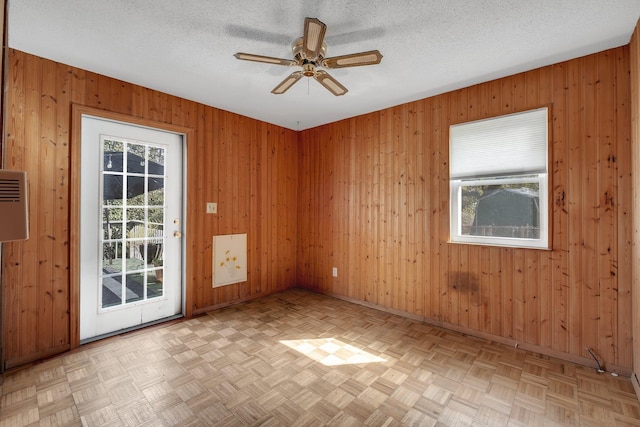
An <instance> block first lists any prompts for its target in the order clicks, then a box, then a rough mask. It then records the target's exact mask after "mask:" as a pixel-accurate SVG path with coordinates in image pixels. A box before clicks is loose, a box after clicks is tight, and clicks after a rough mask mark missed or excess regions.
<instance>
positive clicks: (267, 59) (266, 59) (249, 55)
mask: <svg viewBox="0 0 640 427" xmlns="http://www.w3.org/2000/svg"><path fill="white" fill-rule="evenodd" d="M233 56H235V57H236V59H241V60H243V61H254V62H264V63H267V64H276V65H286V66H288V67H291V66H293V65H297V62H296V61H293V60H291V59H281V58H274V57H272V56H262V55H254V54H252V53H243V52H238V53H236V54H235V55H233Z"/></svg>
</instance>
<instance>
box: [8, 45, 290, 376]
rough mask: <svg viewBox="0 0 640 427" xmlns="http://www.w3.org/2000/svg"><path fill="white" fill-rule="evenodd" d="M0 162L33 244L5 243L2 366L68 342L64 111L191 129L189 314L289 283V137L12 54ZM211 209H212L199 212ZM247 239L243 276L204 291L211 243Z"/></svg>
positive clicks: (67, 129) (68, 125)
mask: <svg viewBox="0 0 640 427" xmlns="http://www.w3.org/2000/svg"><path fill="white" fill-rule="evenodd" d="M7 66H8V82H7V104H6V108H7V122H6V128H5V147H4V150H5V157H4V166H5V167H6V168H7V169H19V170H26V171H27V173H28V180H29V191H30V195H29V202H30V206H29V211H30V239H29V240H27V241H24V242H13V243H5V244H4V245H3V254H2V255H3V256H2V339H3V344H4V348H3V352H2V359H3V362H4V366H5V367H12V366H15V365H19V364H21V363H25V362H28V361H31V360H35V359H39V358H41V357H44V356H47V355H49V354H53V353H56V352H60V351H63V350H65V349H67V348H69V347H70V345H71V343H72V342H73V337H71V336H70V330H71V327H70V319H71V317H70V312H72V311H73V310H74V309H75V308H74V307H73V306H72V305H71V304H70V301H71V300H73V298H72V297H73V296H72V295H70V271H69V265H70V259H69V258H70V249H69V248H70V245H72V244H74V243H75V242H73V241H72V240H71V235H72V230H71V229H70V228H71V223H70V214H71V209H72V207H71V206H70V194H71V188H70V175H71V174H70V152H71V145H72V144H75V143H77V141H73V140H71V129H72V119H71V109H72V107H71V106H72V104H78V105H83V106H87V107H94V108H99V109H103V110H107V111H111V112H116V113H121V114H126V115H129V116H132V117H134V118H140V119H148V120H153V121H156V122H161V123H168V124H173V125H176V126H182V127H186V128H190V129H193V130H194V134H195V139H194V140H190V141H187V145H188V148H187V156H188V160H187V195H186V197H187V205H188V207H189V209H188V212H187V221H188V222H187V229H186V230H185V238H186V239H187V245H186V246H187V248H186V250H187V254H186V256H187V259H188V270H187V295H188V304H189V306H188V308H187V310H188V311H189V312H193V313H199V312H203V311H206V310H207V309H208V308H211V307H216V306H221V305H225V304H230V303H233V302H238V301H242V300H245V299H249V298H253V297H256V296H260V295H265V294H268V293H271V292H275V291H278V290H282V289H286V288H289V287H292V286H294V285H295V279H296V241H295V239H296V235H297V222H296V209H297V185H298V174H297V173H298V167H297V161H298V152H297V141H298V139H297V138H298V135H297V133H296V132H294V131H291V130H286V129H283V128H280V127H278V126H274V125H270V124H267V123H264V122H259V121H256V120H253V119H249V118H246V117H242V116H239V115H236V114H232V113H229V112H225V111H221V110H218V109H215V108H211V107H206V106H203V105H201V104H197V103H194V102H190V101H186V100H183V99H179V98H176V97H173V96H169V95H166V94H163V93H160V92H156V91H153V90H149V89H145V88H143V87H139V86H136V85H133V84H129V83H125V82H122V81H118V80H114V79H111V78H108V77H104V76H101V75H97V74H94V73H90V72H87V71H84V70H80V69H77V68H73V67H70V66H66V65H63V64H59V63H56V62H52V61H49V60H45V59H42V58H38V57H35V56H32V55H28V54H25V53H22V52H19V51H10V52H9V58H8V63H7ZM208 201H211V202H217V203H218V214H217V215H207V214H205V203H206V202H208ZM230 233H247V239H248V240H247V244H248V251H249V253H248V259H249V265H248V281H247V282H245V283H241V284H235V285H230V286H225V287H222V288H216V289H212V287H211V280H212V277H211V276H212V266H211V262H212V261H211V250H212V247H211V245H212V236H213V235H217V234H230Z"/></svg>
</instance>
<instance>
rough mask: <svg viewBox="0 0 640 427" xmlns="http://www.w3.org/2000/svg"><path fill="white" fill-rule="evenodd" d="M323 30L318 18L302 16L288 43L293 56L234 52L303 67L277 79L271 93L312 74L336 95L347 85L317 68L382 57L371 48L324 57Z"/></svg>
mask: <svg viewBox="0 0 640 427" xmlns="http://www.w3.org/2000/svg"><path fill="white" fill-rule="evenodd" d="M326 31H327V26H326V25H325V24H324V23H323V22H321V21H320V20H319V19H316V18H305V19H304V33H303V36H302V37H300V38H298V39H296V40H295V41H294V42H293V44H292V45H291V50H292V51H293V58H294V59H281V58H274V57H271V56H262V55H254V54H252V53H242V52H238V53H236V54H235V55H234V56H235V57H236V58H237V59H242V60H244V61H254V62H264V63H267V64H276V65H286V66H290V67H293V66H300V67H302V71H294V72H293V73H291V74H290V75H289V76H288V77H287V78H286V79H284V80H283V81H282V82H280V84H278V85H277V86H276V87H275V88H274V89H273V90H272V91H271V93H273V94H276V95H281V94H283V93H285V92H286V91H287V90H288V89H289V88H290V87H291V86H293V85H294V83H296V82H297V81H298V80H300V79H301V78H302V77H303V76H304V77H313V78H314V79H316V80H317V81H318V82H319V83H320V84H321V85H322V86H324V87H325V88H327V89H328V90H329V92H331V93H333V94H334V95H336V96H340V95H344V94H345V93H347V92H348V90H347V88H346V87H344V86H343V85H342V84H341V83H340V82H339V81H337V80H336V79H334V78H333V77H331V75H330V74H329V73H327V72H326V71H324V70H318V69H317V68H318V67H322V68H327V69H332V68H346V67H358V66H361V65H373V64H379V63H380V61H381V60H382V55H381V54H380V52H379V51H377V50H370V51H368V52H360V53H351V54H349V55H342V56H334V57H333V58H325V57H324V56H325V54H326V52H327V44H326V43H325V42H324V34H325V32H326Z"/></svg>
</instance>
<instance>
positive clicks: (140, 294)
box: [125, 271, 144, 303]
mask: <svg viewBox="0 0 640 427" xmlns="http://www.w3.org/2000/svg"><path fill="white" fill-rule="evenodd" d="M125 278H126V280H127V282H126V288H127V298H126V301H127V303H131V302H136V301H140V300H142V299H144V271H139V272H133V273H129V274H127V275H126V276H125Z"/></svg>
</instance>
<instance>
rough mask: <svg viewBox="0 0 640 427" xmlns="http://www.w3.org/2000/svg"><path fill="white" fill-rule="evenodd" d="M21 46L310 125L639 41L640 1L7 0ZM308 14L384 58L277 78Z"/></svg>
mask: <svg viewBox="0 0 640 427" xmlns="http://www.w3.org/2000/svg"><path fill="white" fill-rule="evenodd" d="M8 1H9V3H8V5H9V10H8V31H9V46H10V47H12V48H15V49H18V50H21V51H24V52H28V53H31V54H34V55H38V56H41V57H44V58H49V59H53V60H55V61H58V62H62V63H65V64H69V65H73V66H76V67H79V68H83V69H86V70H89V71H93V72H97V73H100V74H104V75H107V76H110V77H114V78H117V79H122V80H125V81H127V82H130V83H135V84H139V85H142V86H146V87H149V88H152V89H157V90H159V91H162V92H166V93H170V94H172V95H177V96H180V97H182V98H186V99H190V100H193V101H197V102H201V103H203V104H207V105H210V106H214V107H217V108H221V109H224V110H228V111H232V112H236V113H239V114H242V115H245V116H249V117H253V118H256V119H259V120H264V121H266V122H270V123H274V124H277V125H281V126H284V127H287V128H290V129H295V130H302V129H307V128H310V127H315V126H318V125H322V124H325V123H329V122H333V121H336V120H340V119H343V118H347V117H353V116H356V115H359V114H364V113H367V112H371V111H375V110H379V109H382V108H386V107H390V106H393V105H398V104H401V103H404V102H408V101H413V100H416V99H420V98H424V97H427V96H431V95H435V94H438V93H443V92H445V91H449V90H452V89H457V88H461V87H465V86H469V85H471V84H475V83H480V82H483V81H488V80H492V79H495V78H499V77H503V76H505V75H510V74H513V73H516V72H520V71H525V70H529V69H532V68H536V67H540V66H544V65H548V64H552V63H555V62H559V61H562V60H567V59H571V58H575V57H579V56H583V55H586V54H590V53H593V52H597V51H601V50H604V49H607V48H612V47H617V46H621V45H625V44H627V43H629V40H630V37H631V33H632V32H633V29H634V27H635V25H636V23H637V21H638V17H640V0H605V1H597V0H536V1H529V0H446V1H444V0H393V1H391V0H382V1H381V0H349V1H345V0H342V1H340V0H331V1H321V0H318V1H309V0H307V1H300V0H260V1H255V0H235V1H223V0H109V1H105V0H8ZM305 17H315V18H318V19H320V20H321V21H323V22H324V23H325V24H327V34H326V38H325V41H326V43H327V45H328V48H327V56H329V57H331V56H337V55H344V54H348V53H353V52H361V51H367V50H372V49H378V50H380V52H381V53H382V55H383V56H384V58H383V59H382V63H381V64H379V65H373V66H366V67H355V68H347V69H337V70H329V72H330V73H331V75H332V76H334V77H335V78H336V79H338V80H339V81H340V82H341V83H342V84H343V85H344V86H346V87H347V88H348V89H349V92H348V93H347V94H346V95H344V96H341V97H335V96H333V95H331V94H330V93H329V92H328V91H327V90H326V89H324V88H323V87H322V86H320V84H319V83H318V82H316V81H315V80H312V79H307V78H305V79H303V80H300V81H299V82H298V83H297V84H296V85H295V86H293V87H292V88H291V89H290V90H289V91H288V92H286V93H285V94H284V95H272V94H271V93H270V91H271V89H273V87H275V86H276V85H277V84H278V83H279V82H280V81H282V80H283V79H284V78H285V77H286V76H287V75H289V74H290V73H291V72H292V71H293V70H292V69H290V68H288V67H284V66H279V65H268V64H261V63H255V62H246V61H239V60H237V59H235V58H234V57H233V54H234V53H236V52H248V53H256V54H260V55H267V56H275V57H279V58H290V57H291V50H290V44H291V42H292V41H293V40H294V39H296V38H297V37H300V36H301V35H302V31H303V21H304V18H305Z"/></svg>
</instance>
